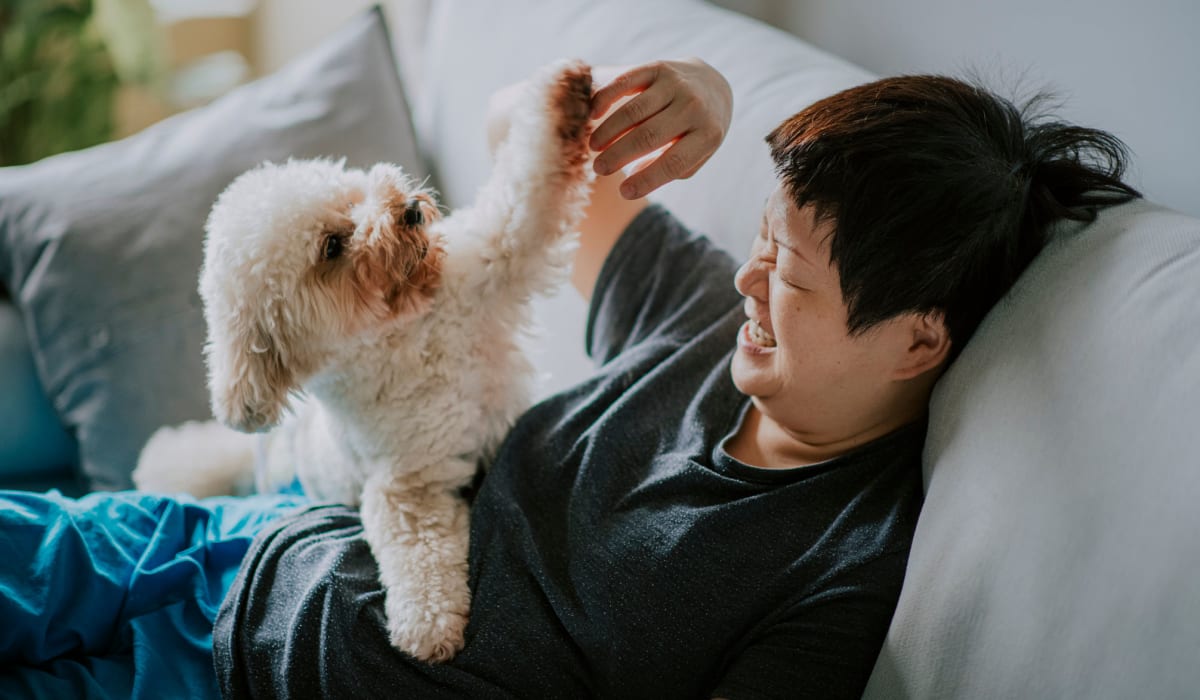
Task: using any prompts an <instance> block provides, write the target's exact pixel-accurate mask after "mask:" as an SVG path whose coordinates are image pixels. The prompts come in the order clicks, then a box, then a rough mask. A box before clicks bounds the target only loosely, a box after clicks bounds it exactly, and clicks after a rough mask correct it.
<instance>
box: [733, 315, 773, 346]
mask: <svg viewBox="0 0 1200 700" xmlns="http://www.w3.org/2000/svg"><path fill="white" fill-rule="evenodd" d="M738 341H739V344H740V345H741V346H742V347H744V348H746V349H747V350H750V351H759V352H761V351H763V350H768V349H771V348H774V347H775V336H773V335H771V334H770V333H768V332H767V331H766V330H765V329H764V328H763V327H762V325H760V324H759V322H758V321H755V320H754V319H749V320H748V321H746V323H745V324H743V325H742V332H741V333H740V334H738Z"/></svg>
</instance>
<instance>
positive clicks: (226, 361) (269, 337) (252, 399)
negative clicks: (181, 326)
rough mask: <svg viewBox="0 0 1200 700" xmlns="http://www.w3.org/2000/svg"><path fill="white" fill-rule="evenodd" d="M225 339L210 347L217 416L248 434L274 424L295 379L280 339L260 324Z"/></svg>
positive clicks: (210, 378) (211, 342)
mask: <svg viewBox="0 0 1200 700" xmlns="http://www.w3.org/2000/svg"><path fill="white" fill-rule="evenodd" d="M226 335H227V336H228V337H224V338H222V337H213V338H210V340H209V343H208V345H207V347H206V350H207V354H208V373H209V374H208V384H209V390H210V392H211V394H212V410H213V415H215V416H216V418H217V420H219V421H221V422H222V423H224V424H225V425H227V426H229V427H230V428H233V429H235V430H240V431H242V432H246V433H250V432H255V431H258V430H262V429H264V428H269V427H271V426H273V425H275V424H276V423H278V422H279V417H280V414H281V413H282V412H283V410H284V408H285V407H286V405H287V397H288V391H289V390H290V389H291V387H292V381H293V373H292V370H291V369H290V368H289V367H288V365H287V362H286V358H284V356H283V353H282V352H281V349H280V343H279V341H278V339H276V338H275V337H274V335H273V334H272V333H271V332H270V331H269V330H267V328H266V327H265V326H264V324H263V323H262V322H261V321H254V322H251V323H250V324H249V326H248V327H247V328H245V329H244V330H242V331H241V332H237V331H234V332H230V333H228V334H226Z"/></svg>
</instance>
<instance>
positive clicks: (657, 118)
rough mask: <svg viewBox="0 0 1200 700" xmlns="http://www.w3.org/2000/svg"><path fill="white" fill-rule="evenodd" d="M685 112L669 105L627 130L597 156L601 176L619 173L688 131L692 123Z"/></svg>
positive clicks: (598, 171)
mask: <svg viewBox="0 0 1200 700" xmlns="http://www.w3.org/2000/svg"><path fill="white" fill-rule="evenodd" d="M681 111H682V110H680V109H678V108H677V107H667V108H666V109H663V110H661V111H659V112H658V113H657V114H654V115H653V116H651V117H650V118H649V119H646V120H645V121H642V122H641V123H639V124H637V125H636V126H634V127H633V128H632V129H630V130H629V131H626V132H625V134H624V135H623V136H621V138H620V139H618V140H617V141H616V143H613V144H612V145H611V146H608V147H607V148H606V149H604V152H603V153H601V154H600V156H599V157H598V158H596V163H595V166H594V167H595V169H596V172H597V173H598V174H600V175H608V174H610V173H615V172H617V171H618V170H620V169H621V168H624V167H625V166H626V165H629V164H630V163H632V162H633V161H635V160H637V159H638V158H641V157H642V156H644V155H647V154H649V153H652V152H654V151H655V150H656V149H659V148H662V147H663V146H665V145H667V144H669V143H671V142H672V141H674V140H675V139H677V138H679V137H680V136H683V135H684V134H685V133H687V131H688V124H687V122H686V121H684V120H683V119H682V118H681V116H682V115H681V114H680V112H681Z"/></svg>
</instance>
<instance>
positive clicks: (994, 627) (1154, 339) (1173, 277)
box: [866, 201, 1200, 700]
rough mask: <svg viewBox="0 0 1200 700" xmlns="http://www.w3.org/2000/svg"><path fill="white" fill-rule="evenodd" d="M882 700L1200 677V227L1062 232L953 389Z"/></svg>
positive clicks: (1160, 690) (955, 372) (1112, 689)
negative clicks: (1198, 499)
mask: <svg viewBox="0 0 1200 700" xmlns="http://www.w3.org/2000/svg"><path fill="white" fill-rule="evenodd" d="M930 418H931V420H930V429H929V438H928V442H927V444H926V451H925V464H926V491H927V496H926V502H925V507H924V509H923V510H922V511H921V519H920V522H919V524H918V527H917V534H916V539H915V541H914V543H913V550H912V555H911V557H910V559H909V564H908V574H907V577H906V579H905V582H904V590H903V592H902V594H901V598H900V605H899V608H898V609H897V611H896V616H895V618H894V619H893V621H892V627H891V630H890V632H889V634H888V639H887V643H886V644H885V646H884V649H883V653H882V654H881V655H880V658H879V661H878V664H877V666H876V669H875V674H874V676H873V678H872V680H871V684H870V686H869V688H868V692H867V694H866V697H868V698H922V699H923V700H931V699H937V698H963V699H964V700H965V699H967V698H1091V699H1095V698H1133V697H1142V698H1181V697H1195V693H1196V692H1197V689H1200V663H1197V661H1198V660H1200V657H1198V655H1200V539H1198V538H1200V507H1198V506H1197V496H1198V495H1200V220H1197V219H1194V218H1191V217H1188V216H1185V215H1183V214H1178V213H1175V212H1172V211H1169V210H1167V209H1164V208H1162V207H1159V206H1156V205H1153V204H1149V203H1146V202H1142V201H1137V202H1133V203H1130V204H1127V205H1123V206H1121V207H1119V208H1116V209H1111V210H1108V211H1106V212H1105V213H1103V214H1102V215H1101V217H1100V219H1099V220H1098V222H1097V223H1095V224H1093V225H1091V226H1088V227H1087V228H1085V229H1083V230H1082V231H1077V232H1070V231H1068V232H1064V233H1062V234H1061V235H1059V236H1058V237H1057V238H1056V239H1055V240H1054V241H1053V243H1052V245H1050V246H1049V247H1048V248H1047V249H1046V250H1045V251H1043V252H1042V254H1041V255H1040V256H1039V257H1038V258H1037V259H1036V260H1035V261H1034V263H1033V265H1032V266H1031V267H1030V268H1029V269H1028V270H1027V271H1026V273H1025V274H1024V275H1023V276H1022V277H1021V279H1020V280H1019V281H1018V282H1017V285H1016V286H1015V287H1014V288H1013V290H1012V291H1011V292H1010V294H1009V295H1008V296H1007V297H1005V299H1004V300H1002V301H1001V303H1000V304H999V305H998V306H997V307H996V308H995V309H994V310H993V311H992V313H991V314H990V315H989V316H988V317H987V319H986V321H985V322H984V324H983V326H982V327H981V328H980V330H979V332H978V334H977V335H976V336H975V337H974V338H973V339H972V340H971V342H970V343H969V344H968V345H967V347H966V348H965V350H964V352H963V354H962V356H961V357H960V358H959V359H958V361H957V362H956V363H955V364H954V366H953V367H952V368H951V369H950V371H949V372H948V373H947V374H946V376H945V377H943V378H942V380H941V381H940V382H939V384H938V387H937V390H936V392H935V396H934V402H933V405H932V412H931V417H930Z"/></svg>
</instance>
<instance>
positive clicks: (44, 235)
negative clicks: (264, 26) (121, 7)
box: [0, 12, 425, 489]
mask: <svg viewBox="0 0 1200 700" xmlns="http://www.w3.org/2000/svg"><path fill="white" fill-rule="evenodd" d="M291 156H296V157H312V156H330V157H345V158H347V159H348V163H349V164H351V165H355V166H368V165H370V164H372V163H374V162H376V161H381V160H384V161H394V162H398V163H401V164H402V165H403V166H404V167H405V168H406V169H408V170H410V171H411V172H413V173H414V174H415V175H416V176H417V177H418V178H419V177H421V176H423V175H424V174H425V172H424V170H425V169H424V168H423V167H422V166H421V164H420V160H419V159H418V157H417V155H416V149H415V147H414V142H413V137H412V133H411V129H410V127H409V118H408V112H407V108H406V105H405V101H404V95H403V94H402V91H401V89H400V84H399V80H398V77H397V75H396V69H395V65H394V61H393V58H392V55H391V52H390V50H389V45H388V38H387V35H386V32H385V31H384V27H383V22H382V20H381V19H380V17H379V14H378V12H370V13H366V14H364V15H362V16H361V17H359V18H358V19H357V20H355V21H354V22H352V23H350V24H349V25H348V26H346V27H345V28H344V29H342V30H340V31H339V32H338V33H336V34H335V35H334V36H333V37H331V38H330V39H328V40H327V41H325V42H324V43H322V44H321V45H320V46H318V47H316V48H315V49H314V50H313V51H312V52H311V53H309V54H308V55H306V56H304V57H303V58H301V59H300V60H298V61H296V62H294V63H292V64H290V65H289V66H287V67H286V68H284V69H283V70H281V71H280V72H278V73H276V74H274V75H272V76H269V77H267V78H264V79H263V80H260V81H257V82H255V83H252V84H250V85H247V86H244V87H242V88H240V89H238V90H235V91H234V92H232V93H230V94H229V95H227V96H225V97H223V98H221V99H219V100H217V101H216V102H214V103H212V104H210V105H208V106H206V107H204V108H201V109H197V110H194V111H191V112H188V113H185V114H182V115H179V116H176V117H174V118H171V119H168V120H166V121H164V122H162V123H160V124H157V125H155V126H153V127H151V128H149V129H147V130H145V131H143V132H141V133H139V134H136V135H134V136H132V137H130V138H128V139H125V140H122V141H118V142H114V143H110V144H105V145H101V146H97V147H95V148H90V149H87V150H84V151H79V152H75V153H68V154H63V155H60V156H55V157H52V158H48V159H46V160H43V161H40V162H38V163H35V164H32V165H28V166H21V167H14V168H5V169H2V170H0V281H2V282H3V284H4V286H6V287H7V288H8V289H10V290H11V291H12V297H13V299H14V300H15V302H16V303H17V304H18V306H20V308H21V310H22V312H23V315H24V320H25V324H26V329H27V331H28V334H29V338H30V343H31V346H32V348H33V352H34V356H35V358H36V361H37V368H38V372H39V375H40V377H41V380H42V383H43V385H44V386H45V388H46V391H47V392H48V393H49V396H50V397H51V399H52V402H53V405H54V406H55V409H56V410H57V412H58V414H59V417H60V418H61V421H62V423H63V424H64V425H66V426H67V427H68V429H70V430H71V431H73V432H74V434H75V437H76V438H77V439H78V441H79V444H80V449H81V455H80V456H81V464H82V469H83V473H84V475H85V477H86V478H87V479H88V480H89V481H90V484H91V486H92V487H93V488H99V489H121V488H128V487H130V486H131V485H132V484H131V481H130V476H129V475H130V472H131V471H132V470H133V466H134V463H135V462H136V459H137V454H138V451H139V450H140V449H141V447H142V445H143V444H145V441H146V439H147V438H148V437H149V436H150V434H151V433H152V432H153V431H154V430H155V429H156V428H158V427H159V426H160V425H164V424H175V423H180V422H183V421H184V420H190V419H203V418H207V417H208V416H209V408H208V393H207V390H206V388H205V378H204V365H203V357H202V354H201V348H202V346H203V343H204V335H205V333H204V322H203V318H202V314H201V307H200V299H199V295H198V293H197V291H196V287H197V278H198V274H199V266H200V259H201V241H202V237H203V224H204V220H205V218H206V217H207V215H208V210H209V207H210V206H211V205H212V202H213V201H214V200H215V199H216V196H217V195H218V194H219V193H220V192H221V190H222V189H224V187H225V186H226V185H227V184H228V183H229V182H230V181H231V180H232V179H233V178H234V177H236V176H237V175H238V174H240V173H241V172H242V171H244V170H246V169H248V168H251V167H253V166H255V165H257V164H258V163H259V162H261V161H263V160H282V159H286V158H288V157H291Z"/></svg>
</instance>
